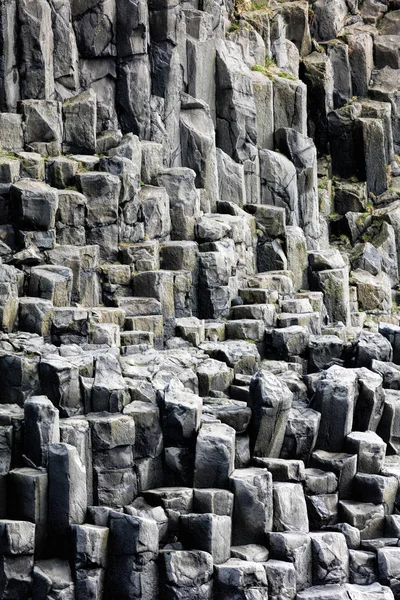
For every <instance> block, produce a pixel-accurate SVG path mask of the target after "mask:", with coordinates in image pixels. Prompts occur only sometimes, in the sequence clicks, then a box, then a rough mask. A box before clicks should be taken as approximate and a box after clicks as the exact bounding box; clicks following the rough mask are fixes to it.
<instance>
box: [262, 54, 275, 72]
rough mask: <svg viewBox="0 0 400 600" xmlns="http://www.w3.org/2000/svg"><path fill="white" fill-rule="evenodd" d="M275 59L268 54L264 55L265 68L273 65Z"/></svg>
mask: <svg viewBox="0 0 400 600" xmlns="http://www.w3.org/2000/svg"><path fill="white" fill-rule="evenodd" d="M275 66H276V65H275V61H274V60H273V59H272V58H270V57H269V56H266V57H265V68H266V69H270V68H271V67H275Z"/></svg>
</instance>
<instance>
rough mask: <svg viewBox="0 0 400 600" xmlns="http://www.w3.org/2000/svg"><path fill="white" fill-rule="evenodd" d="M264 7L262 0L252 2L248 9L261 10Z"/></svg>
mask: <svg viewBox="0 0 400 600" xmlns="http://www.w3.org/2000/svg"><path fill="white" fill-rule="evenodd" d="M263 8H266V6H265V4H264V2H252V3H251V8H250V10H262V9H263Z"/></svg>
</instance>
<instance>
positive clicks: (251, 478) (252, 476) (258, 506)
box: [229, 468, 273, 545]
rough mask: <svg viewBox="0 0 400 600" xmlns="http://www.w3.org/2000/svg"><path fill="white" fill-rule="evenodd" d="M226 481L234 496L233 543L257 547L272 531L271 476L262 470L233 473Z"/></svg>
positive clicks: (240, 470)
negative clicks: (228, 482) (255, 545)
mask: <svg viewBox="0 0 400 600" xmlns="http://www.w3.org/2000/svg"><path fill="white" fill-rule="evenodd" d="M229 480H230V486H231V490H232V492H233V494H234V496H235V502H234V512H233V543H234V544H235V545H239V544H250V543H255V544H261V543H262V542H263V540H264V539H265V534H266V533H267V532H269V531H271V530H272V522H273V511H272V476H271V474H270V473H269V472H268V471H267V469H263V468H252V469H236V470H235V471H233V473H232V475H231V476H230V478H229ZM250 506H251V510H249V507H250Z"/></svg>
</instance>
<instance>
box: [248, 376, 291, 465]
mask: <svg viewBox="0 0 400 600" xmlns="http://www.w3.org/2000/svg"><path fill="white" fill-rule="evenodd" d="M291 404H292V393H291V392H290V390H289V389H288V387H287V386H286V384H284V383H281V382H280V381H279V380H278V378H277V377H276V376H275V375H273V374H272V373H267V372H266V371H260V372H258V373H257V374H256V375H255V376H254V377H253V379H252V380H251V384H250V399H249V406H250V408H251V409H252V411H253V416H252V421H251V424H250V430H251V437H252V446H253V452H254V454H255V455H256V456H272V457H278V456H279V453H280V451H281V448H282V444H283V439H284V435H285V430H286V425H287V421H288V418H289V409H290V407H291Z"/></svg>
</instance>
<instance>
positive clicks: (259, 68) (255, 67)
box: [251, 65, 268, 75]
mask: <svg viewBox="0 0 400 600" xmlns="http://www.w3.org/2000/svg"><path fill="white" fill-rule="evenodd" d="M251 70H252V71H257V72H259V73H264V75H267V74H268V69H267V68H266V67H263V66H262V65H253V66H252V67H251Z"/></svg>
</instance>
